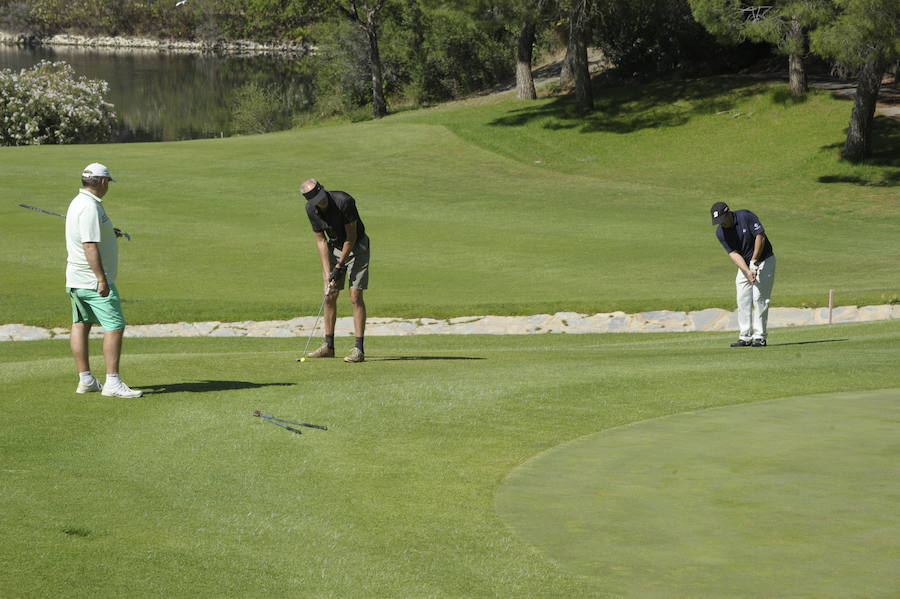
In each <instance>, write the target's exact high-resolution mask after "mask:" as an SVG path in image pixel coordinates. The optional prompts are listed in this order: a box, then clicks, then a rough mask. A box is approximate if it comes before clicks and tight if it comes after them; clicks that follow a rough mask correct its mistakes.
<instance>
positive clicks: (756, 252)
mask: <svg viewBox="0 0 900 599" xmlns="http://www.w3.org/2000/svg"><path fill="white" fill-rule="evenodd" d="M765 246H766V236H765V235H757V236H756V238H755V239H754V240H753V257H752V258H751V259H750V262H756V261H757V260H759V257H760V256H761V255H762V252H763V248H764V247H765Z"/></svg>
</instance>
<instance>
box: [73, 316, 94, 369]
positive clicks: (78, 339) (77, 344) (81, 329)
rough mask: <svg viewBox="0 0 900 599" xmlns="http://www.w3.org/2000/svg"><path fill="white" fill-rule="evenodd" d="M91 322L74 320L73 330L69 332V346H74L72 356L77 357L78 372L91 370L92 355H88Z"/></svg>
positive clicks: (76, 366)
mask: <svg viewBox="0 0 900 599" xmlns="http://www.w3.org/2000/svg"><path fill="white" fill-rule="evenodd" d="M91 324H92V323H90V322H73V323H72V332H71V333H70V334H69V347H71V348H72V356H73V357H74V358H75V368H77V369H78V372H89V371H90V370H91V363H90V357H89V355H88V339H89V335H90V333H91Z"/></svg>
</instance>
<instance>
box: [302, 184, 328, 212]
mask: <svg viewBox="0 0 900 599" xmlns="http://www.w3.org/2000/svg"><path fill="white" fill-rule="evenodd" d="M327 194H328V192H327V191H325V188H324V187H322V184H321V183H319V182H318V181H316V186H315V187H313V188H312V189H310V190H309V191H304V192H303V197H304V198H306V205H307V206H315V205H317V204H318V203H319V202H321V201H322V200H323V199H324V198H325V196H326V195H327Z"/></svg>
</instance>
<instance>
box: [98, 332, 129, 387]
mask: <svg viewBox="0 0 900 599" xmlns="http://www.w3.org/2000/svg"><path fill="white" fill-rule="evenodd" d="M124 334H125V329H118V330H115V331H106V332H104V333H103V359H104V360H105V361H106V374H107V376H108V375H110V374H119V357H120V356H121V355H122V337H123V335H124Z"/></svg>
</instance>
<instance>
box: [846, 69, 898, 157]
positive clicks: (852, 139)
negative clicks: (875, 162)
mask: <svg viewBox="0 0 900 599" xmlns="http://www.w3.org/2000/svg"><path fill="white" fill-rule="evenodd" d="M886 63H887V61H886V60H885V59H884V57H883V56H882V55H881V53H880V52H878V53H874V54H872V55H871V56H869V58H868V59H867V60H866V64H865V65H863V68H862V72H860V74H859V78H858V79H857V82H856V98H855V99H854V101H853V112H852V113H851V115H850V126H849V127H848V128H847V140H846V141H845V142H844V149H843V151H842V152H841V156H843V157H844V158H846V159H847V160H852V161H858V160H862V159H863V158H865V157H866V156H868V155H869V153H870V152H871V151H872V121H873V120H874V118H875V102H876V101H877V100H878V92H879V90H880V89H881V78H882V77H883V76H884V70H885V68H886V67H887V64H886Z"/></svg>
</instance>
